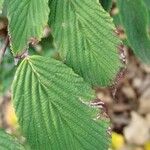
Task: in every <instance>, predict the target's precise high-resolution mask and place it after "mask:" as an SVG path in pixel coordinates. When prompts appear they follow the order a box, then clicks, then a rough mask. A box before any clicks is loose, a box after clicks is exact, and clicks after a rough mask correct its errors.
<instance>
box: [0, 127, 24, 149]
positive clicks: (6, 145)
mask: <svg viewBox="0 0 150 150" xmlns="http://www.w3.org/2000/svg"><path fill="white" fill-rule="evenodd" d="M0 149H1V150H25V149H24V147H23V146H22V145H21V144H20V143H19V142H18V140H16V139H15V137H12V136H11V135H9V134H7V133H5V132H4V131H3V130H1V129H0Z"/></svg>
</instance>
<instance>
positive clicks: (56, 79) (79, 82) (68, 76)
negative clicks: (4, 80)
mask: <svg viewBox="0 0 150 150" xmlns="http://www.w3.org/2000/svg"><path fill="white" fill-rule="evenodd" d="M24 81H27V82H25V83H23V82H24ZM12 89H13V103H14V106H15V110H16V114H17V116H18V121H19V123H20V125H21V127H22V130H23V132H24V134H25V135H26V138H27V140H28V142H29V143H30V144H31V147H32V148H33V149H41V148H43V149H53V150H57V149H59V150H64V149H66V150H70V149H72V150H78V149H81V150H82V149H83V150H84V149H87V150H91V148H92V149H95V150H97V149H99V148H100V149H104V150H105V149H107V148H108V139H109V138H107V133H106V129H107V125H108V124H107V123H105V121H100V122H98V121H93V120H92V117H94V116H95V115H96V113H97V110H95V109H93V108H90V107H89V106H87V105H85V104H84V103H88V101H90V100H91V99H92V98H94V93H93V91H92V90H91V88H90V87H89V86H88V84H87V83H85V82H84V81H83V79H82V78H80V77H79V76H78V75H76V74H74V73H73V71H72V70H71V69H69V68H68V67H66V66H65V65H63V64H62V63H60V62H58V61H56V60H50V59H49V58H44V57H40V56H32V57H29V58H27V59H25V60H24V61H23V62H22V64H21V65H20V67H19V68H18V70H17V73H16V77H15V81H14V83H13V88H12ZM81 99H82V100H81Z"/></svg>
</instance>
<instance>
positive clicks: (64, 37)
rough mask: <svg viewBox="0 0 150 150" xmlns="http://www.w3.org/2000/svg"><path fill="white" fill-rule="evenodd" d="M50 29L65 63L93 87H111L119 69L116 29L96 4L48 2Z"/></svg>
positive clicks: (71, 0) (118, 42)
mask: <svg viewBox="0 0 150 150" xmlns="http://www.w3.org/2000/svg"><path fill="white" fill-rule="evenodd" d="M50 9H51V15H50V21H49V22H50V26H51V27H52V31H53V36H54V40H55V44H56V47H57V49H58V50H59V51H60V53H61V57H62V58H63V60H64V61H65V63H66V64H67V65H68V66H69V67H72V68H73V70H74V71H75V72H76V73H77V74H80V75H81V76H82V77H83V78H84V79H85V80H86V81H87V82H89V83H90V84H92V85H94V86H106V85H109V84H111V81H112V80H113V79H114V78H115V75H116V73H117V72H118V71H119V68H120V66H121V64H120V61H119V58H118V53H117V46H118V45H119V44H120V41H119V40H118V38H117V37H116V36H115V34H114V32H113V30H115V27H114V25H113V23H112V19H111V18H110V16H109V14H108V13H107V12H105V11H104V10H103V8H102V7H101V6H100V4H99V3H98V1H96V0H93V1H90V0H88V1H87V0H83V1H73V0H70V1H61V0H58V1H56V0H51V1H50Z"/></svg>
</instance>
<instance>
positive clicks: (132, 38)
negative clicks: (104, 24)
mask: <svg viewBox="0 0 150 150" xmlns="http://www.w3.org/2000/svg"><path fill="white" fill-rule="evenodd" d="M118 7H119V10H120V16H121V21H122V24H123V26H124V28H125V31H126V34H127V37H128V42H129V44H130V46H131V47H132V49H133V51H134V53H135V54H136V55H137V56H138V57H139V58H140V59H141V60H143V61H144V62H145V63H148V64H150V38H149V35H148V24H149V22H148V9H146V7H145V4H144V2H143V1H141V0H128V1H127V0H118Z"/></svg>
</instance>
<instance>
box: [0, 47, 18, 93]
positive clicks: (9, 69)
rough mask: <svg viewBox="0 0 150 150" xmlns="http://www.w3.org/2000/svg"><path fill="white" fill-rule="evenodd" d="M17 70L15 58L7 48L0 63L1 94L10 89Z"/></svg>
mask: <svg viewBox="0 0 150 150" xmlns="http://www.w3.org/2000/svg"><path fill="white" fill-rule="evenodd" d="M15 70H16V69H15V65H14V60H13V58H12V55H11V54H10V52H9V48H7V51H6V54H5V57H4V59H3V62H2V64H0V95H4V94H5V92H6V91H7V90H9V88H10V85H11V83H12V80H13V77H14V74H15Z"/></svg>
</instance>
